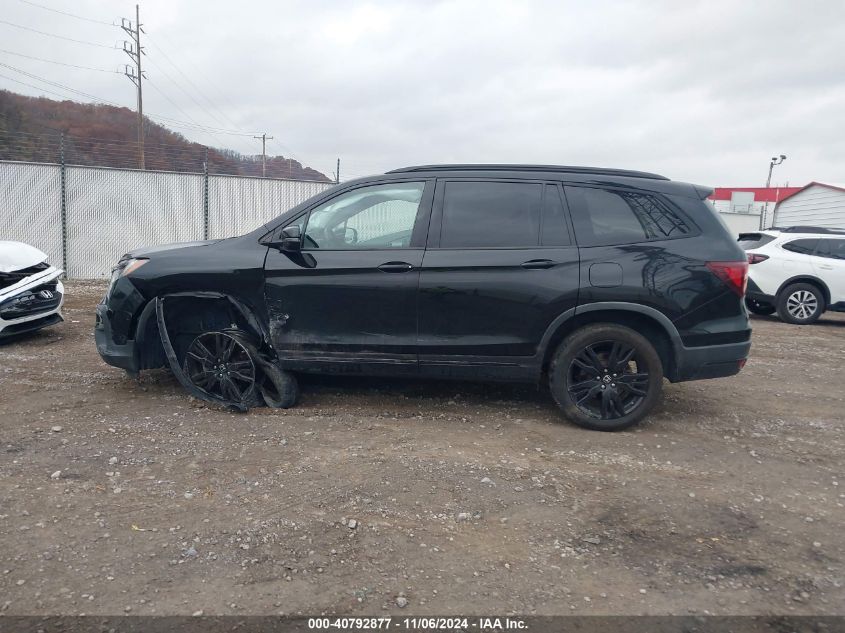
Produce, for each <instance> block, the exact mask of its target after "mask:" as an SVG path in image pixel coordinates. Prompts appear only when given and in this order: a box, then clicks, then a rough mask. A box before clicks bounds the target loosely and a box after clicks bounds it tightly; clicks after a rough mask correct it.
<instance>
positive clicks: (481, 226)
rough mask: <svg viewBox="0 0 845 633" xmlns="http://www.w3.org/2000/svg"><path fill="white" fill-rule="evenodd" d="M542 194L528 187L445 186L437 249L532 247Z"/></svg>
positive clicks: (491, 184)
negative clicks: (441, 224) (439, 247)
mask: <svg viewBox="0 0 845 633" xmlns="http://www.w3.org/2000/svg"><path fill="white" fill-rule="evenodd" d="M542 192H543V187H542V185H539V184H532V183H512V182H447V183H446V192H445V197H444V200H443V227H442V229H441V231H440V245H441V246H442V247H443V248H460V247H497V246H510V247H520V246H536V245H537V244H538V242H539V235H540V202H541V196H542Z"/></svg>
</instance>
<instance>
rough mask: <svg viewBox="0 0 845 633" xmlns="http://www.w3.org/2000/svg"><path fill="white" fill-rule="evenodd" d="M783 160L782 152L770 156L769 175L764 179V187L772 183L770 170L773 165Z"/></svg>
mask: <svg viewBox="0 0 845 633" xmlns="http://www.w3.org/2000/svg"><path fill="white" fill-rule="evenodd" d="M785 160H786V156H785V155H784V154H781V155H780V156H772V162H770V163H769V177H768V178H767V179H766V189H768V188H769V185H771V184H772V170H773V169H774V168H775V165H780V164H781V163H782V162H783V161H785Z"/></svg>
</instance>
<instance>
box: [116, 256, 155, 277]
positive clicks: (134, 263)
mask: <svg viewBox="0 0 845 633" xmlns="http://www.w3.org/2000/svg"><path fill="white" fill-rule="evenodd" d="M148 261H150V260H148V259H128V260H126V263H125V264H124V265H123V268H121V269H118V270H119V275H118V276H120V277H126V275H128V274H130V273H132V272H135V271H136V270H138V269H139V268H140V267H141V266H143V265H144V264H146V263H147V262H148Z"/></svg>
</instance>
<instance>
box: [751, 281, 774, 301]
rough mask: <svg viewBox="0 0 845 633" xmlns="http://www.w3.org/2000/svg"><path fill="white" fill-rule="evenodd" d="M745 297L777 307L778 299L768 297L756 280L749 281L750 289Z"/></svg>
mask: <svg viewBox="0 0 845 633" xmlns="http://www.w3.org/2000/svg"><path fill="white" fill-rule="evenodd" d="M745 296H746V297H748V298H749V299H753V300H754V301H759V302H761V303H768V304H770V305H775V302H776V301H777V298H776V297H775V296H774V295H767V294H766V293H765V292H763V291H762V290H761V289H760V286H758V285H757V284H756V283H754V280H753V279H751V278H749V279H748V289H747V290H746V291H745Z"/></svg>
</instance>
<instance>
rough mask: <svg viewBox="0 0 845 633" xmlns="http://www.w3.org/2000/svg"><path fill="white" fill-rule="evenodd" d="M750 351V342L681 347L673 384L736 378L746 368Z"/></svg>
mask: <svg viewBox="0 0 845 633" xmlns="http://www.w3.org/2000/svg"><path fill="white" fill-rule="evenodd" d="M750 350H751V341H750V340H748V341H743V342H741V343H728V344H725V345H707V346H703V347H684V346H681V347H680V349H679V350H678V352H677V368H676V371H675V376H673V377H672V382H682V381H686V380H704V379H707V378H724V377H725V376H734V375H736V374H738V373H739V371H740V370H741V369H742V368H743V367H744V366H745V361H746V360H747V359H748V352H749V351H750Z"/></svg>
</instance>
